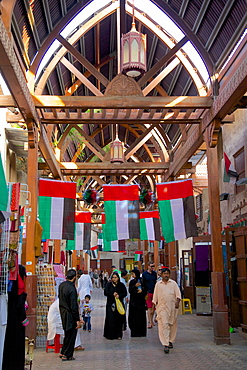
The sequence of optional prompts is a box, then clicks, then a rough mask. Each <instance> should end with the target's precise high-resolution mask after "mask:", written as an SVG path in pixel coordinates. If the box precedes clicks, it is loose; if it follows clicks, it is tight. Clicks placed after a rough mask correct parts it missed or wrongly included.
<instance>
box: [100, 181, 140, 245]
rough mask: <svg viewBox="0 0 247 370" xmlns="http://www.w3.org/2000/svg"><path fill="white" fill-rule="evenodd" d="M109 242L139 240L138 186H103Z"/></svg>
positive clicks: (107, 238)
mask: <svg viewBox="0 0 247 370" xmlns="http://www.w3.org/2000/svg"><path fill="white" fill-rule="evenodd" d="M103 190H104V207H105V216H106V225H105V237H106V240H107V241H109V242H110V241H114V240H123V239H124V240H125V239H134V238H135V239H139V238H140V225H139V187H138V185H103Z"/></svg>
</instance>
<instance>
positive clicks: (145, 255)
mask: <svg viewBox="0 0 247 370" xmlns="http://www.w3.org/2000/svg"><path fill="white" fill-rule="evenodd" d="M143 262H144V270H146V269H147V268H148V241H147V240H144V252H143Z"/></svg>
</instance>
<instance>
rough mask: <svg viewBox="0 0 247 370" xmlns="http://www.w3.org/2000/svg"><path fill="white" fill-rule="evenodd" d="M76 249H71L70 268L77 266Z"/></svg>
mask: <svg viewBox="0 0 247 370" xmlns="http://www.w3.org/2000/svg"><path fill="white" fill-rule="evenodd" d="M76 252H77V251H72V268H75V269H76V266H77V254H76Z"/></svg>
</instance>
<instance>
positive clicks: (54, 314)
mask: <svg viewBox="0 0 247 370" xmlns="http://www.w3.org/2000/svg"><path fill="white" fill-rule="evenodd" d="M47 321H48V334H47V340H53V339H54V338H55V335H56V334H60V335H64V331H63V325H62V320H61V316H60V311H59V299H56V300H55V301H54V302H53V303H52V304H51V306H50V308H49V311H48V315H47ZM78 346H81V336H80V329H78V330H77V335H76V341H75V348H76V347H78Z"/></svg>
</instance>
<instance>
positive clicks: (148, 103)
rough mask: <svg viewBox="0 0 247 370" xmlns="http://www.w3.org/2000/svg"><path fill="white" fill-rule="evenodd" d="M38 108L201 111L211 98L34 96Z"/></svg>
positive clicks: (210, 102) (209, 105)
mask: <svg viewBox="0 0 247 370" xmlns="http://www.w3.org/2000/svg"><path fill="white" fill-rule="evenodd" d="M33 101H34V104H35V106H36V108H60V109H61V108H64V107H67V108H70V109H78V108H82V109H91V108H93V109H114V108H117V109H152V108H156V109H164V108H168V109H192V108H193V109H200V108H204V109H206V108H210V107H211V105H212V102H213V99H212V98H211V97H205V96H203V97H202V96H166V97H160V96H158V97H150V96H148V97H139V96H138V97H136V96H124V97H120V96H117V97H115V96H114V97H113V96H110V97H108V96H107V97H106V96H102V97H94V96H87V97H82V96H50V95H33Z"/></svg>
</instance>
